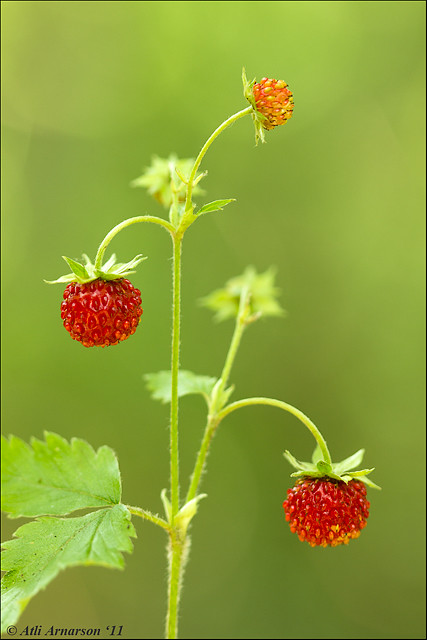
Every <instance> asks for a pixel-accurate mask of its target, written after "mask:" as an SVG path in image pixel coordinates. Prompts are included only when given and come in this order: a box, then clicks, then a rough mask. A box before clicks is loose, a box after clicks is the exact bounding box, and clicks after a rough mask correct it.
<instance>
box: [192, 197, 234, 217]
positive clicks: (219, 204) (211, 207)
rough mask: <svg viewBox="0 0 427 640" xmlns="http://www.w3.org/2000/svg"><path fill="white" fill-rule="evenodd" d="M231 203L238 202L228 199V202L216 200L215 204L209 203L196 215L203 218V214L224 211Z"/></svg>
mask: <svg viewBox="0 0 427 640" xmlns="http://www.w3.org/2000/svg"><path fill="white" fill-rule="evenodd" d="M230 202H236V198H228V199H226V200H214V201H213V202H208V203H207V204H204V205H203V207H201V208H200V209H199V210H198V211H196V212H195V214H194V215H196V216H201V215H202V214H203V213H210V212H212V211H222V210H223V209H224V207H225V206H226V205H227V204H230Z"/></svg>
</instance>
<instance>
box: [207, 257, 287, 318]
mask: <svg viewBox="0 0 427 640" xmlns="http://www.w3.org/2000/svg"><path fill="white" fill-rule="evenodd" d="M275 276H276V272H275V270H274V269H273V268H270V269H268V270H267V271H265V272H264V273H257V272H256V270H255V269H254V267H247V268H246V269H245V271H244V273H243V274H242V275H241V276H237V277H235V278H231V280H228V282H226V284H225V287H224V288H223V289H216V291H213V292H212V293H210V294H209V295H208V296H206V297H205V298H202V300H201V301H200V302H201V304H202V305H203V306H205V307H207V308H208V309H212V311H215V312H216V315H215V319H216V320H218V321H220V320H226V319H227V318H235V317H236V316H237V314H238V312H239V306H240V299H241V295H242V292H243V290H244V289H245V288H247V289H248V294H249V317H248V319H247V320H246V322H251V321H253V320H256V319H257V318H259V317H260V316H283V315H285V311H284V309H282V307H281V306H280V304H279V303H278V302H277V300H276V298H277V297H278V295H279V293H280V290H279V289H278V288H277V287H275V286H274V278H275Z"/></svg>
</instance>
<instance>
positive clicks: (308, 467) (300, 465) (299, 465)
mask: <svg viewBox="0 0 427 640" xmlns="http://www.w3.org/2000/svg"><path fill="white" fill-rule="evenodd" d="M283 455H284V456H285V458H286V460H287V461H288V462H289V463H290V464H291V465H292V466H293V467H294V468H295V469H298V471H312V472H315V471H316V468H315V467H314V465H312V464H311V463H310V462H300V461H299V460H297V459H296V458H295V457H294V456H293V455H292V453H291V452H290V451H284V452H283Z"/></svg>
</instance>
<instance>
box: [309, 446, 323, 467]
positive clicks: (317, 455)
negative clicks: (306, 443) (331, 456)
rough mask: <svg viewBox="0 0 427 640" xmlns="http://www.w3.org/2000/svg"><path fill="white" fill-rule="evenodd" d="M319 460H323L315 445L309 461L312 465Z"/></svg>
mask: <svg viewBox="0 0 427 640" xmlns="http://www.w3.org/2000/svg"><path fill="white" fill-rule="evenodd" d="M320 460H323V453H322V449H321V448H320V447H319V445H318V444H317V445H316V448H315V450H314V451H313V455H312V456H311V461H312V463H313V464H317V463H318V462H319V461H320Z"/></svg>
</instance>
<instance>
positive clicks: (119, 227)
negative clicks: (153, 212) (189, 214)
mask: <svg viewBox="0 0 427 640" xmlns="http://www.w3.org/2000/svg"><path fill="white" fill-rule="evenodd" d="M137 222H153V223H154V224H158V225H160V226H162V227H164V228H165V229H166V230H167V231H169V233H170V234H171V235H173V234H174V231H175V230H174V228H173V226H172V225H171V224H170V222H167V220H163V219H162V218H157V217H156V216H136V217H135V218H128V219H127V220H123V222H120V223H119V224H117V225H116V226H115V227H113V228H112V229H111V231H109V232H108V233H107V235H106V236H105V238H104V240H103V241H102V242H101V244H100V245H99V248H98V251H97V254H96V258H95V269H100V268H101V265H102V259H103V257H104V253H105V250H106V248H107V247H108V245H109V244H110V242H111V240H112V239H113V238H114V236H116V235H117V234H118V233H119V232H120V231H122V229H126V227H129V226H130V225H131V224H136V223H137Z"/></svg>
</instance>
